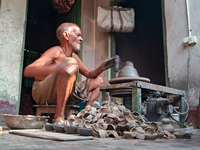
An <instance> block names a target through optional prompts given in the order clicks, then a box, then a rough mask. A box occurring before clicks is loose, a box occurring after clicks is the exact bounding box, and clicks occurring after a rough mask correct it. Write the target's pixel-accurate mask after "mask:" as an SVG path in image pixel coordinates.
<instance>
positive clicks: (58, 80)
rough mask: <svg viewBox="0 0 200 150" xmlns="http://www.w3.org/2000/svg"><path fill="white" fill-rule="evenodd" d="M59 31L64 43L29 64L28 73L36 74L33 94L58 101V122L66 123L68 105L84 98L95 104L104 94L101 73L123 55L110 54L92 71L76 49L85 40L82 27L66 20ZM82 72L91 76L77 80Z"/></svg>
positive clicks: (39, 101) (40, 99)
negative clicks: (109, 56) (81, 80)
mask: <svg viewBox="0 0 200 150" xmlns="http://www.w3.org/2000/svg"><path fill="white" fill-rule="evenodd" d="M56 33H57V38H58V39H59V41H60V46H55V47H52V48H50V49H48V50H47V51H46V52H44V53H43V55H42V56H41V57H40V58H39V59H37V60H36V61H34V62H33V63H32V64H30V65H29V66H27V67H26V68H25V70H24V76H26V77H35V82H34V84H33V89H32V96H33V99H34V100H35V101H36V103H37V104H40V105H42V104H46V103H47V104H49V105H56V113H55V116H54V123H65V120H64V109H65V105H66V104H77V103H79V102H80V101H82V100H86V101H87V105H91V104H92V103H93V102H94V101H95V100H96V99H97V98H98V96H99V94H100V91H99V86H101V85H104V81H103V79H102V78H101V77H99V75H100V74H101V73H102V72H103V71H105V70H106V69H109V68H110V67H113V66H115V64H116V63H118V62H119V57H113V58H110V59H108V60H106V61H104V62H103V63H102V64H101V65H100V66H99V67H98V68H97V69H95V70H92V71H91V70H89V69H88V68H87V67H86V66H85V65H84V64H83V63H82V61H81V60H80V58H79V57H78V56H77V55H76V54H75V53H74V52H77V51H78V50H79V49H80V46H81V42H82V41H83V38H82V35H81V30H80V28H79V27H78V26H77V25H76V24H73V23H63V24H61V25H60V26H59V27H58V29H57V31H56ZM78 72H80V73H81V74H82V75H84V76H85V77H86V78H87V79H86V80H85V81H83V82H80V83H79V82H78V83H77V82H76V81H77V75H78Z"/></svg>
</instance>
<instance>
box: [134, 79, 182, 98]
mask: <svg viewBox="0 0 200 150" xmlns="http://www.w3.org/2000/svg"><path fill="white" fill-rule="evenodd" d="M134 84H135V82H134ZM137 87H140V88H142V89H148V90H154V91H160V92H164V93H166V94H175V95H182V96H184V95H185V91H182V90H177V89H174V88H170V87H166V86H161V85H156V84H151V83H147V82H142V81H137Z"/></svg>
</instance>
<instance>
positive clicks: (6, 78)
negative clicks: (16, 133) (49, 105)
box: [0, 0, 27, 119]
mask: <svg viewBox="0 0 200 150" xmlns="http://www.w3.org/2000/svg"><path fill="white" fill-rule="evenodd" d="M26 4H27V0H17V1H16V0H1V8H0V52H1V55H0V113H2V114H3V113H11V114H17V111H18V101H19V97H20V95H19V94H20V91H21V89H20V85H21V76H22V73H21V67H22V66H21V65H22V64H21V63H22V62H23V46H24V44H23V43H24V31H25V25H26V24H25V19H26ZM0 119H1V118H0Z"/></svg>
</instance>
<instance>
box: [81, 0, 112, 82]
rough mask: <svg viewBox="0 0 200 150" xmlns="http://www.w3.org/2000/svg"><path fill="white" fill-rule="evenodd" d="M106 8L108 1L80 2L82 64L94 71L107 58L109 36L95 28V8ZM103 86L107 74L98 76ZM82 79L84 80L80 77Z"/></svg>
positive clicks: (85, 0)
mask: <svg viewBox="0 0 200 150" xmlns="http://www.w3.org/2000/svg"><path fill="white" fill-rule="evenodd" d="M100 5H103V6H108V5H109V1H108V0H83V1H82V6H83V7H82V34H83V45H82V51H81V58H82V61H83V63H84V64H85V65H86V66H87V67H88V68H89V69H90V70H94V69H96V68H97V67H99V65H101V63H102V62H103V61H104V60H106V59H108V57H109V34H108V33H102V32H99V30H98V26H97V7H98V6H100ZM100 76H101V77H102V78H103V79H104V81H105V84H107V83H108V78H109V72H108V70H107V71H104V72H103V73H102V74H101V75H100ZM82 79H85V78H84V77H82Z"/></svg>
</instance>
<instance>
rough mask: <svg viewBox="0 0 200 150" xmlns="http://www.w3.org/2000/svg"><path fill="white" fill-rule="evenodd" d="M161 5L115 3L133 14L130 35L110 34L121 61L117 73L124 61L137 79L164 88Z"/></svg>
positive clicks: (134, 0)
mask: <svg viewBox="0 0 200 150" xmlns="http://www.w3.org/2000/svg"><path fill="white" fill-rule="evenodd" d="M161 3H162V2H161V1H157V0H151V1H146V0H126V1H124V2H121V3H119V4H118V5H119V6H122V7H131V8H134V11H135V28H134V30H133V32H132V33H114V37H115V49H116V54H117V55H119V56H120V58H121V64H120V69H121V68H122V67H123V65H124V63H125V62H126V61H131V62H133V65H134V67H135V68H136V70H137V71H138V74H139V76H140V77H146V78H149V79H150V80H151V83H153V84H158V85H163V86H165V85H166V82H165V59H164V57H165V56H164V42H163V41H164V39H163V26H162V4H161Z"/></svg>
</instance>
